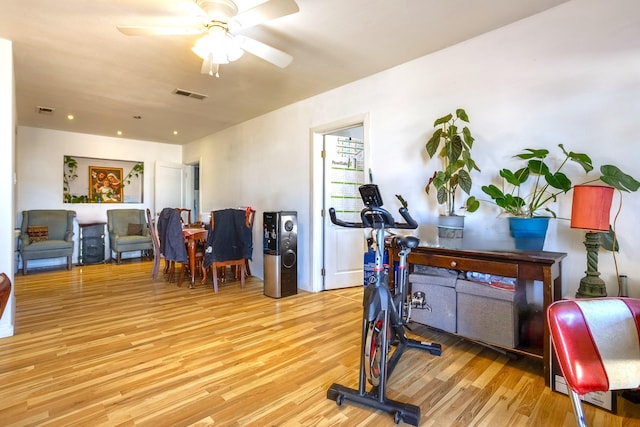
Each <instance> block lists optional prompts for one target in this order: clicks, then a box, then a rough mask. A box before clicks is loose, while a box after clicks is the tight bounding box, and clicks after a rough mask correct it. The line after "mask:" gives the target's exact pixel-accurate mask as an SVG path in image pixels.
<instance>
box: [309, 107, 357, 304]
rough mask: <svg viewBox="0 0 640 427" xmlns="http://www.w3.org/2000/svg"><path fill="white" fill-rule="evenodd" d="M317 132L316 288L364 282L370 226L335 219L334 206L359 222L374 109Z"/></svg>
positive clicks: (314, 131)
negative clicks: (366, 230)
mask: <svg viewBox="0 0 640 427" xmlns="http://www.w3.org/2000/svg"><path fill="white" fill-rule="evenodd" d="M312 135H313V138H312V139H313V141H312V144H313V153H314V156H313V157H314V158H313V162H312V163H313V164H312V181H313V184H312V187H313V192H312V194H313V196H312V201H311V203H312V207H311V212H313V215H312V218H311V221H312V225H311V228H312V246H311V247H312V248H314V251H313V254H312V272H313V274H312V276H313V277H312V280H313V291H314V292H319V291H322V290H328V289H336V288H344V287H350V286H362V283H363V274H364V273H363V256H364V252H365V250H366V243H365V242H366V241H365V236H364V231H363V229H347V228H343V227H338V226H336V225H334V224H333V223H331V220H330V218H329V213H328V212H329V208H330V207H334V208H335V209H336V212H337V215H338V216H339V217H340V218H341V219H344V220H347V221H352V222H359V220H358V219H357V218H359V212H360V210H361V209H362V206H361V205H362V203H361V201H360V196H359V193H358V187H359V186H360V185H361V184H364V183H365V181H366V179H367V176H368V173H367V172H366V171H367V170H368V154H367V153H368V115H362V116H360V117H357V118H352V119H347V120H345V121H340V122H336V123H332V124H328V125H326V126H321V127H317V128H314V129H312ZM356 211H357V212H356ZM355 217H357V218H356V219H354V218H355Z"/></svg>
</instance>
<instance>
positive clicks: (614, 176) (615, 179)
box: [600, 165, 640, 192]
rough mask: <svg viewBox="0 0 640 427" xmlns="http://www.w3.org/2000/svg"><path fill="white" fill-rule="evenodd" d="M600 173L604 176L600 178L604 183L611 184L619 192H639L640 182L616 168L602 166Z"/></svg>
mask: <svg viewBox="0 0 640 427" xmlns="http://www.w3.org/2000/svg"><path fill="white" fill-rule="evenodd" d="M600 173H601V174H602V176H601V177H600V180H601V181H602V182H604V183H606V184H609V185H610V186H612V187H614V188H617V189H618V190H621V191H627V192H632V191H637V190H638V188H639V187H640V182H638V181H636V179H635V178H633V177H632V176H630V175H627V174H626V173H624V172H622V171H621V170H620V169H618V168H617V167H616V166H613V165H602V166H601V167H600Z"/></svg>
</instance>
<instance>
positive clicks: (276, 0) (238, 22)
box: [229, 0, 300, 29]
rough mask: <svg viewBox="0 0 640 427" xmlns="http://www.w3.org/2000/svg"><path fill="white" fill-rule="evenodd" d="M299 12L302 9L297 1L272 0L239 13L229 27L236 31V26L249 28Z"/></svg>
mask: <svg viewBox="0 0 640 427" xmlns="http://www.w3.org/2000/svg"><path fill="white" fill-rule="evenodd" d="M299 11H300V8H299V7H298V4H297V3H296V2H295V0H270V1H267V2H265V3H262V4H259V5H258V6H256V7H253V8H251V9H248V10H246V11H244V12H241V13H239V14H238V15H236V16H235V17H234V18H233V19H232V20H231V22H229V25H230V26H231V27H233V29H236V26H239V27H240V28H248V27H252V26H254V25H259V24H262V23H263V22H267V21H270V20H272V19H276V18H280V17H282V16H287V15H291V14H292V13H296V12H299Z"/></svg>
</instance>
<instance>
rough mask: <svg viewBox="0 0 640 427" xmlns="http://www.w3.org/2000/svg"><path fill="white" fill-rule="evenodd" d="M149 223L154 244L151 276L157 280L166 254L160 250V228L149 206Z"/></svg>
mask: <svg viewBox="0 0 640 427" xmlns="http://www.w3.org/2000/svg"><path fill="white" fill-rule="evenodd" d="M147 224H149V232H150V233H151V243H152V244H153V267H152V268H151V277H152V278H153V280H156V279H157V278H158V271H160V259H162V258H164V255H162V252H161V251H160V238H159V237H158V230H157V229H156V224H155V221H153V217H152V216H151V211H150V210H149V208H147Z"/></svg>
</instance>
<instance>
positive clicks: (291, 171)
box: [183, 0, 640, 296]
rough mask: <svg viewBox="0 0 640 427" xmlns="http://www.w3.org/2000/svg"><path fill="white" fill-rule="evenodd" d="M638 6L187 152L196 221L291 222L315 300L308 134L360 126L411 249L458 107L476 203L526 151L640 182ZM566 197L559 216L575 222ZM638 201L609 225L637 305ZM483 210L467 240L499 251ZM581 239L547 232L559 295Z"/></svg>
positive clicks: (596, 14)
mask: <svg viewBox="0 0 640 427" xmlns="http://www.w3.org/2000/svg"><path fill="white" fill-rule="evenodd" d="M639 79H640V3H639V2H637V1H636V0H613V1H608V2H602V1H599V0H574V1H571V2H568V3H566V4H563V5H561V6H559V7H556V8H554V9H551V10H549V11H546V12H543V13H541V14H539V15H536V16H533V17H530V18H528V19H525V20H523V21H520V22H518V23H515V24H513V25H511V26H508V27H505V28H502V29H499V30H496V31H493V32H491V33H488V34H485V35H483V36H481V37H478V38H475V39H473V40H469V41H467V42H464V43H461V44H459V45H457V46H454V47H451V48H449V49H445V50H442V51H440V52H437V53H434V54H432V55H428V56H425V57H423V58H420V59H418V60H415V61H412V62H410V63H407V64H404V65H401V66H399V67H395V68H393V69H390V70H388V71H385V72H382V73H379V74H377V75H374V76H371V77H369V78H366V79H363V80H360V81H357V82H355V83H352V84H349V85H346V86H344V87H341V88H338V89H335V90H332V91H330V92H327V93H324V94H321V95H319V96H315V97H313V98H310V99H307V100H304V101H301V102H298V103H296V104H293V105H290V106H287V107H285V108H282V109H280V110H277V111H274V112H272V113H269V114H266V115H264V116H261V117H258V118H256V119H253V120H250V121H248V122H245V123H242V124H240V125H238V126H235V127H232V128H230V129H227V130H225V131H223V132H220V133H217V134H215V135H210V136H208V137H206V138H203V139H202V140H199V141H195V142H193V143H191V144H189V145H187V146H185V148H184V152H183V159H184V161H185V162H186V163H189V162H193V161H198V160H200V161H201V162H202V163H201V165H202V168H201V171H202V179H201V194H202V206H203V210H204V211H206V210H208V209H213V208H220V207H229V206H238V205H251V206H253V207H254V208H256V210H257V211H258V213H259V214H260V213H261V212H263V211H265V210H281V209H287V210H288V209H291V210H297V211H298V216H299V218H298V220H299V231H300V235H299V242H298V245H299V264H298V265H299V273H298V274H299V286H300V288H302V289H307V290H310V289H311V283H312V275H313V274H314V272H312V271H310V269H309V266H310V265H311V259H312V255H313V254H312V252H313V251H315V250H317V248H314V247H313V242H312V241H311V234H310V231H309V227H310V225H309V224H311V223H312V221H311V216H310V215H311V213H310V209H309V206H310V198H311V194H310V179H311V173H310V170H311V166H312V163H313V157H314V156H315V155H316V153H311V151H310V148H311V138H310V129H311V128H314V127H318V126H322V125H324V124H327V123H332V122H336V121H341V120H344V119H345V118H348V117H353V116H358V115H362V114H366V113H368V114H369V117H370V133H369V135H370V139H369V143H370V146H371V150H370V155H371V166H372V168H373V172H374V176H375V180H376V182H377V183H378V184H379V185H380V186H381V189H382V191H383V196H384V199H385V200H386V202H387V205H388V207H389V208H392V209H393V210H395V209H396V208H397V207H394V205H393V201H395V198H394V194H397V193H400V194H402V195H403V196H404V198H405V199H406V200H407V201H408V202H409V207H410V210H411V211H412V213H413V214H414V216H415V217H416V218H417V219H418V220H419V223H420V225H421V227H420V231H419V234H420V237H421V238H422V239H423V241H425V242H429V241H432V240H433V238H434V237H433V236H434V235H435V223H436V218H437V214H438V209H437V207H436V205H435V202H434V200H433V199H429V198H427V196H426V195H425V193H424V191H423V188H424V185H425V184H426V182H427V179H428V177H429V176H430V175H431V174H432V173H433V171H434V170H435V168H436V165H435V164H433V163H430V162H428V161H427V158H426V157H427V156H426V153H425V150H424V144H425V143H426V139H427V137H428V136H429V135H430V134H431V132H432V130H433V127H432V125H433V121H434V120H435V119H436V118H438V117H440V116H442V115H444V114H446V113H448V112H451V111H453V110H455V108H457V107H463V108H465V109H466V111H467V113H468V114H469V116H470V119H471V126H470V128H471V130H472V132H473V134H474V136H475V138H476V143H475V145H474V157H475V159H476V162H477V163H478V165H479V167H480V168H481V169H482V173H480V174H474V175H473V178H474V190H473V191H472V193H473V194H475V195H476V196H478V197H480V198H483V197H482V193H481V191H480V186H481V185H485V184H489V183H491V182H495V181H494V180H495V178H496V177H497V171H498V170H499V169H500V168H502V167H512V166H514V164H513V163H511V162H510V159H511V156H512V155H513V154H515V153H516V152H518V151H519V150H520V149H521V148H524V147H531V148H539V147H547V148H550V149H552V150H553V149H556V146H557V144H559V143H563V144H565V146H566V147H567V148H569V149H571V150H573V151H578V152H586V153H587V154H589V155H591V156H592V157H593V158H594V159H595V163H597V164H603V163H613V164H616V165H617V166H619V167H620V168H622V169H623V170H624V171H626V172H628V173H632V174H634V175H635V176H636V178H638V177H640V169H638V168H637V166H636V165H637V164H639V163H640V162H639V161H640V150H638V149H637V148H636V147H637V146H638V141H637V135H639V134H640V120H638V117H640V103H638V99H640V83H639V82H640V80H639ZM570 205H571V198H570V195H568V196H567V197H565V198H563V199H562V200H561V201H560V202H559V205H558V206H557V208H558V210H559V212H560V214H561V216H564V217H565V218H567V217H568V216H569V215H570V208H571V207H570ZM639 208H640V194H635V193H634V194H627V195H625V197H624V209H623V211H622V214H621V215H620V217H619V219H618V223H617V227H618V232H619V234H620V240H621V242H620V243H621V246H622V251H621V253H620V254H619V256H618V265H619V267H620V273H621V274H627V275H628V276H629V288H630V293H631V295H632V296H640V266H638V265H637V263H634V254H635V253H637V252H638V251H639V250H640V231H638V228H637V227H635V225H636V223H637V219H636V218H635V216H636V214H635V211H637V210H638V209H639ZM497 215H498V211H497V209H495V208H494V207H492V206H491V205H490V204H487V203H485V204H484V205H483V206H482V207H481V209H480V211H478V212H476V213H474V214H471V215H469V216H468V217H467V226H466V230H465V233H467V234H471V235H473V236H475V237H478V238H486V239H489V240H493V239H495V237H493V236H494V234H495V232H496V230H497V231H498V233H500V234H501V235H502V234H504V233H505V232H506V226H505V221H506V220H505V219H504V218H497ZM257 228H258V230H257V231H256V233H254V239H255V240H254V243H255V244H254V246H255V249H254V263H253V265H254V267H253V272H254V273H255V274H257V275H259V274H260V273H261V270H262V259H261V257H262V253H261V242H262V238H261V235H260V233H259V231H260V230H259V227H257ZM583 236H584V233H583V232H581V231H578V230H572V229H570V228H569V226H568V222H567V221H553V222H552V225H551V226H550V230H549V232H548V234H547V243H546V245H545V250H549V251H558V252H567V253H568V256H567V258H566V259H565V262H564V264H563V273H564V290H565V294H568V295H570V294H573V293H575V290H576V289H577V287H578V281H579V279H580V277H582V276H583V275H584V274H583V272H584V270H585V268H586V258H585V250H584V247H583V245H582V240H583ZM600 271H601V272H602V273H603V278H604V279H605V280H606V281H607V282H608V284H609V294H616V293H617V290H616V289H614V281H613V278H614V276H615V269H614V265H613V261H612V258H611V254H610V253H608V252H601V254H600Z"/></svg>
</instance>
